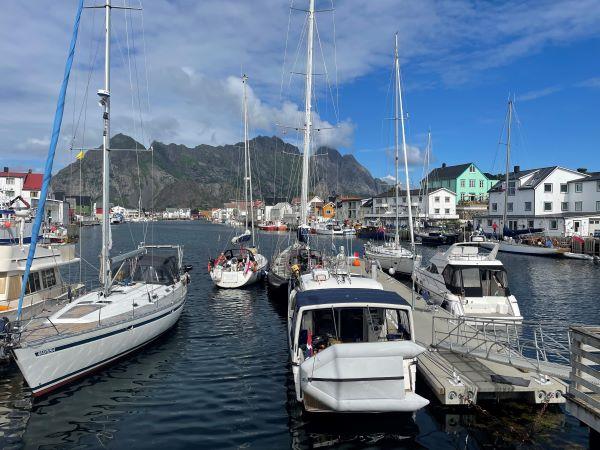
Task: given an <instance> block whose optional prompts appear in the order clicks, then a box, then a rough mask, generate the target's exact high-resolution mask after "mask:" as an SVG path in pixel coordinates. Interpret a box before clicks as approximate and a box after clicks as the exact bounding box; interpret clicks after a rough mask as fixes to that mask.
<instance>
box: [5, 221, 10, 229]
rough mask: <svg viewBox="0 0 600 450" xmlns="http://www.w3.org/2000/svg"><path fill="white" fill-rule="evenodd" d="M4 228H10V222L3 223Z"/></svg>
mask: <svg viewBox="0 0 600 450" xmlns="http://www.w3.org/2000/svg"><path fill="white" fill-rule="evenodd" d="M4 228H10V222H9V221H8V220H7V221H6V222H4Z"/></svg>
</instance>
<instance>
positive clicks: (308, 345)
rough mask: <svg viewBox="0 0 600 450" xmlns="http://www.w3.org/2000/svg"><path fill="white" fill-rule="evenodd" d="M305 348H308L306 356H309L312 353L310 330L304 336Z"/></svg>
mask: <svg viewBox="0 0 600 450" xmlns="http://www.w3.org/2000/svg"><path fill="white" fill-rule="evenodd" d="M306 350H308V356H309V357H311V356H312V355H313V345H312V332H311V331H310V330H308V336H307V337H306Z"/></svg>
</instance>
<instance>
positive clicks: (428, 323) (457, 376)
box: [351, 261, 567, 405]
mask: <svg viewBox="0 0 600 450" xmlns="http://www.w3.org/2000/svg"><path fill="white" fill-rule="evenodd" d="M351 272H352V273H355V274H357V275H358V274H361V275H365V274H366V271H365V270H364V265H363V261H361V266H360V267H358V266H356V267H352V270H351ZM377 280H378V281H379V282H380V283H381V284H382V285H383V288H384V289H386V290H390V291H394V292H397V293H398V294H399V295H400V296H402V297H403V298H404V299H406V300H407V301H408V302H409V303H411V304H413V305H414V308H413V317H414V323H415V334H416V336H415V338H416V341H417V343H419V344H421V345H423V346H424V347H425V348H427V350H428V351H427V352H425V353H423V354H421V355H419V357H418V361H419V364H418V370H419V372H420V374H421V375H422V376H423V378H424V379H425V381H426V382H427V384H428V385H429V387H430V388H431V389H432V391H433V393H434V394H435V396H436V397H437V398H438V400H439V401H440V402H441V403H442V404H444V405H464V404H469V403H471V402H473V403H477V401H478V400H485V399H493V400H496V401H499V400H505V399H513V398H521V399H523V398H524V399H526V400H527V401H529V402H532V403H545V402H546V401H548V402H549V403H564V402H565V397H564V394H565V393H566V391H567V386H566V384H565V383H564V382H563V381H561V380H560V379H558V378H556V377H547V376H540V374H539V373H537V371H536V370H531V369H526V368H525V367H526V366H525V365H523V366H522V367H516V366H515V365H514V363H513V362H514V361H513V362H511V363H509V361H507V360H506V357H505V356H504V353H503V352H502V351H500V350H496V349H494V348H493V346H491V345H490V346H488V347H487V348H486V350H487V354H484V355H482V357H476V356H475V355H473V354H472V355H465V354H461V353H460V352H458V351H456V349H455V350H454V351H453V350H450V349H449V348H444V347H443V346H435V345H434V342H433V337H434V331H438V332H440V333H443V332H445V331H446V330H445V328H446V327H444V329H442V323H444V320H445V322H446V323H447V322H448V319H453V316H452V315H451V314H450V313H449V312H448V311H446V310H445V309H441V308H435V307H433V306H431V305H429V304H427V303H426V302H425V300H424V299H423V298H422V297H421V296H420V295H418V294H417V293H416V292H414V291H412V290H411V289H410V288H408V287H407V286H406V285H404V284H403V283H401V282H400V281H398V280H396V279H395V278H393V277H390V276H389V275H387V274H386V273H384V272H382V271H380V270H378V272H377ZM435 317H440V318H443V319H444V320H434V318H435ZM434 327H436V329H435V330H434ZM438 328H439V329H438ZM557 392H560V394H558V395H557ZM548 394H550V395H548Z"/></svg>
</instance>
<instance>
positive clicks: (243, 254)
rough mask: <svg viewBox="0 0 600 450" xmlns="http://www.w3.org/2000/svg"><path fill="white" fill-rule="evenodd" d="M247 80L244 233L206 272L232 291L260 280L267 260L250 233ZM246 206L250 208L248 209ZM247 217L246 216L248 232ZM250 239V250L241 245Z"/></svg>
mask: <svg viewBox="0 0 600 450" xmlns="http://www.w3.org/2000/svg"><path fill="white" fill-rule="evenodd" d="M247 82H248V77H247V76H246V75H244V76H243V77H242V86H243V101H242V103H243V105H242V108H243V114H244V204H245V220H244V225H245V229H246V231H245V232H244V233H243V234H242V235H240V236H236V237H234V238H233V239H232V240H231V243H232V244H234V245H239V247H236V248H233V249H229V250H226V251H225V252H222V253H221V254H220V255H219V256H218V257H217V258H215V259H214V260H211V261H210V262H209V269H208V272H209V274H210V278H211V280H212V281H213V283H214V284H215V286H217V287H220V288H229V289H236V288H240V287H244V286H249V285H251V284H254V283H256V282H257V281H258V280H261V279H262V278H263V276H264V273H265V270H266V268H267V265H268V263H269V261H268V260H267V258H266V257H264V256H263V255H261V254H260V253H258V250H257V248H256V240H255V239H256V238H255V233H254V200H253V198H252V167H251V165H250V148H249V144H248V102H247V96H246V85H247ZM248 203H249V204H250V208H248ZM248 214H250V230H249V229H248V224H249V223H248ZM250 239H251V240H252V246H251V247H245V246H244V243H245V242H248V241H249V240H250Z"/></svg>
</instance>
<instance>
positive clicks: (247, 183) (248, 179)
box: [242, 74, 256, 247]
mask: <svg viewBox="0 0 600 450" xmlns="http://www.w3.org/2000/svg"><path fill="white" fill-rule="evenodd" d="M242 84H243V87H244V190H245V191H246V196H245V198H244V201H245V202H246V229H248V193H249V194H250V227H251V229H252V247H254V246H255V245H256V244H255V243H254V201H253V199H252V166H251V165H250V146H249V144H248V96H247V95H246V86H247V84H248V77H247V76H246V75H245V74H244V75H243V76H242Z"/></svg>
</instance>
